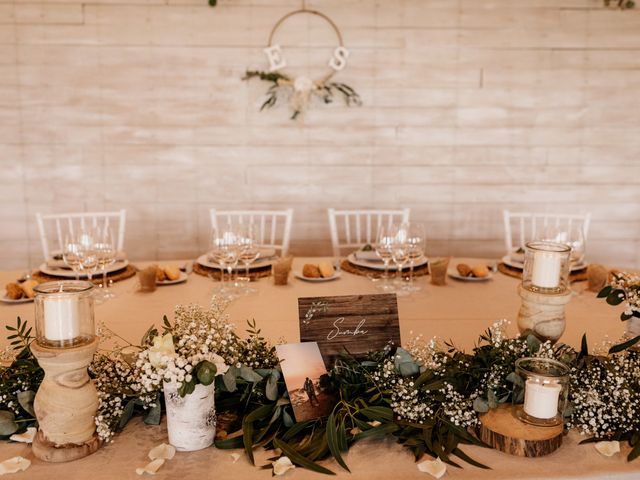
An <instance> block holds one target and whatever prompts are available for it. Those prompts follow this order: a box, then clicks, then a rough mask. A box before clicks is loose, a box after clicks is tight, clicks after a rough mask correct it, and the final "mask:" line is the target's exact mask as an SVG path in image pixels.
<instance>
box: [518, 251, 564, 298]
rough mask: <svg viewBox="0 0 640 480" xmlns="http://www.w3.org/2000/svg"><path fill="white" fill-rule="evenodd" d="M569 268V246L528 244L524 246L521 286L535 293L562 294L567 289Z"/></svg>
mask: <svg viewBox="0 0 640 480" xmlns="http://www.w3.org/2000/svg"><path fill="white" fill-rule="evenodd" d="M570 267H571V247H570V246H568V245H565V244H563V243H554V242H529V243H527V244H526V245H525V254H524V270H523V272H522V286H523V287H524V288H526V289H527V290H530V291H532V292H536V293H548V294H559V293H564V292H566V291H567V290H568V289H569V269H570Z"/></svg>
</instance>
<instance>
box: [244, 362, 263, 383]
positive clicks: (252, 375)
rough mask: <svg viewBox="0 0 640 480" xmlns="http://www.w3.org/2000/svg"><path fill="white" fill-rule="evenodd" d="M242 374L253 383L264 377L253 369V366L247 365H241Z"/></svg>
mask: <svg viewBox="0 0 640 480" xmlns="http://www.w3.org/2000/svg"><path fill="white" fill-rule="evenodd" d="M240 376H241V377H242V378H243V379H244V380H246V381H247V382H251V383H258V382H261V381H262V377H261V376H260V375H258V374H257V373H256V372H254V371H253V369H252V368H251V367H247V366H246V365H242V366H241V367H240Z"/></svg>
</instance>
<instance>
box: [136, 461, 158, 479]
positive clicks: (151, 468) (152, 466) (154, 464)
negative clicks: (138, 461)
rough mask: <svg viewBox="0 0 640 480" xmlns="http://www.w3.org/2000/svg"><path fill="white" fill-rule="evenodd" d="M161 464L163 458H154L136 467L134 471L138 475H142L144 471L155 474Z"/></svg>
mask: <svg viewBox="0 0 640 480" xmlns="http://www.w3.org/2000/svg"><path fill="white" fill-rule="evenodd" d="M162 465H164V458H156V459H155V460H153V461H151V462H149V463H147V464H146V465H145V466H144V467H142V468H136V473H137V474H138V475H144V474H145V473H147V474H149V475H155V474H156V472H157V471H158V470H159V469H160V467H161V466H162Z"/></svg>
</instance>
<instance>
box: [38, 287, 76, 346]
mask: <svg viewBox="0 0 640 480" xmlns="http://www.w3.org/2000/svg"><path fill="white" fill-rule="evenodd" d="M43 304H44V336H45V338H46V339H47V340H52V341H65V340H73V339H74V338H76V337H78V336H80V304H79V302H78V299H77V298H76V297H75V296H72V295H53V296H51V297H47V298H45V299H44V302H43Z"/></svg>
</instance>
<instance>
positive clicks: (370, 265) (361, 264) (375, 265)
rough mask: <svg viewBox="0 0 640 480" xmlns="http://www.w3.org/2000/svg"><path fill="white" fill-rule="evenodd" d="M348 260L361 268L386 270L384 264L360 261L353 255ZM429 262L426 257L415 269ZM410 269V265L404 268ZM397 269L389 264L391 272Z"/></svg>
mask: <svg viewBox="0 0 640 480" xmlns="http://www.w3.org/2000/svg"><path fill="white" fill-rule="evenodd" d="M347 260H348V261H349V263H352V264H353V265H357V266H359V267H365V268H372V269H374V270H384V263H383V262H368V261H367V260H358V259H357V258H356V256H355V255H354V254H353V253H350V254H349V256H348V257H347ZM428 261H429V260H428V259H427V258H426V257H424V258H423V259H422V260H420V261H419V262H416V263H415V264H414V265H413V267H414V268H417V267H421V266H422V265H425V264H426V263H427V262H428ZM408 267H409V265H408V264H407V265H405V266H404V269H405V270H406V269H407V268H408ZM397 269H398V267H396V265H395V264H394V263H393V262H389V271H390V272H393V271H396V270H397Z"/></svg>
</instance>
